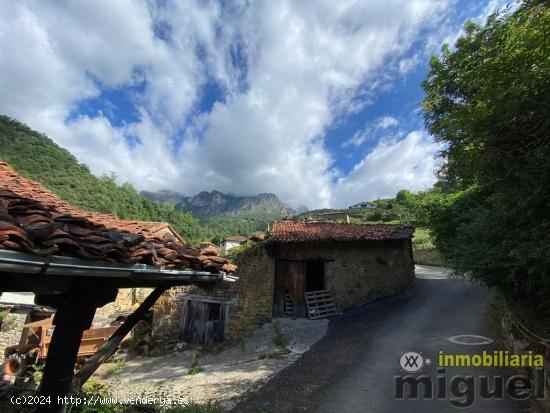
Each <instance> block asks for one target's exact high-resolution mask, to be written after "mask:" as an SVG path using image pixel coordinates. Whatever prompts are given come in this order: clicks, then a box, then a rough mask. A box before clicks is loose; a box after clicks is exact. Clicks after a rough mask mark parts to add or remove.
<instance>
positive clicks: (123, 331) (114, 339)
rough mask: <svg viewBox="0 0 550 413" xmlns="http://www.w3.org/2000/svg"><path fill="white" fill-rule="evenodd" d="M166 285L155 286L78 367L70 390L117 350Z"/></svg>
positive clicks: (78, 385) (88, 376)
mask: <svg viewBox="0 0 550 413" xmlns="http://www.w3.org/2000/svg"><path fill="white" fill-rule="evenodd" d="M167 288H168V287H166V286H161V287H157V288H155V289H154V290H153V291H152V292H151V294H149V295H148V296H147V298H146V299H145V300H144V301H143V303H141V305H140V306H139V307H138V309H137V310H136V311H134V312H133V313H132V314H130V315H129V316H128V318H127V319H126V320H125V321H124V323H123V324H122V325H121V326H120V327H119V328H118V329H117V330H116V331H115V332H114V333H113V335H112V336H111V337H110V338H109V339H108V340H107V341H106V342H105V343H104V344H103V345H102V346H101V348H100V349H99V350H98V351H97V352H96V353H95V354H94V355H93V356H92V357H90V359H89V360H88V361H87V362H86V363H85V364H84V365H83V366H82V367H81V368H80V370H79V371H78V372H77V373H76V374H75V375H74V378H73V382H72V391H73V392H77V391H79V390H80V389H81V388H82V386H83V385H84V383H86V381H87V380H88V379H89V378H90V377H91V376H92V374H94V373H95V371H96V370H97V369H98V368H99V366H100V365H101V364H102V363H104V362H105V361H106V360H107V359H108V358H109V357H111V356H112V355H113V354H114V353H115V351H116V350H117V348H118V346H119V344H120V343H121V341H122V340H123V339H124V337H126V335H127V334H128V333H129V332H130V331H131V330H132V328H134V326H135V325H136V324H137V323H138V321H140V320H141V319H143V317H144V316H145V315H146V314H147V311H149V309H150V308H151V307H152V306H153V304H155V302H156V301H157V300H158V299H159V297H160V296H161V295H162V294H163V293H164V292H165V291H166V290H167Z"/></svg>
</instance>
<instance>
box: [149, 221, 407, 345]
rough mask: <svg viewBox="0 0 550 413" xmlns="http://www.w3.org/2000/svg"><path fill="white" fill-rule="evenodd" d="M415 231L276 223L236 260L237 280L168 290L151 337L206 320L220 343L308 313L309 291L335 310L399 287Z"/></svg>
mask: <svg viewBox="0 0 550 413" xmlns="http://www.w3.org/2000/svg"><path fill="white" fill-rule="evenodd" d="M412 234H413V228H411V227H404V226H401V225H384V224H380V225H378V224H376V225H367V224H365V225H356V224H345V223H331V222H301V221H290V220H285V221H280V222H276V223H274V224H273V225H272V227H271V234H270V236H269V237H268V238H267V239H266V240H265V241H263V242H259V243H257V244H256V245H255V246H254V247H253V248H251V249H250V250H248V251H246V252H244V253H242V254H239V255H237V256H236V257H235V258H234V263H235V264H236V265H237V266H238V270H237V272H236V273H235V274H234V275H235V280H234V282H229V283H228V282H224V283H220V284H219V285H216V286H213V287H212V288H210V289H208V290H205V289H200V288H198V287H185V288H180V289H178V290H175V289H173V290H172V291H171V293H170V295H169V296H168V295H167V296H166V297H164V301H163V302H162V303H161V304H160V305H159V306H157V308H156V310H157V312H156V313H155V318H156V319H157V321H158V322H157V323H156V325H157V328H156V331H155V334H156V335H157V336H159V335H160V336H168V337H172V338H176V337H178V336H179V337H182V335H183V336H185V337H186V338H187V339H188V338H189V334H187V333H189V332H193V331H197V332H199V331H200V332H204V331H205V330H206V329H207V328H205V326H206V324H205V323H211V327H212V328H222V330H223V334H222V335H221V337H220V334H217V335H216V339H217V340H221V339H224V338H229V339H238V338H240V337H242V336H243V335H246V334H247V333H249V332H251V331H252V330H254V329H255V328H257V327H258V326H260V325H261V324H263V323H265V322H269V321H270V320H272V319H273V318H274V317H282V316H294V317H308V316H310V317H311V314H310V313H308V308H309V307H308V303H307V302H306V297H307V295H308V294H309V293H312V292H318V291H324V292H328V293H329V295H330V297H331V299H332V300H333V302H334V304H335V305H336V307H337V309H338V310H339V311H345V310H346V309H349V308H351V307H354V306H359V305H362V304H365V303H366V302H368V301H370V300H371V299H373V298H375V297H379V296H383V295H389V294H393V293H397V292H400V291H402V290H405V289H407V288H409V287H411V286H412V285H413V284H414V279H415V278H414V264H413V257H412V243H411V238H412ZM211 297H217V299H216V300H212V299H211ZM193 302H196V303H197V306H202V308H203V309H204V314H205V315H204V316H202V317H198V319H197V323H198V325H196V326H193V325H192V323H191V325H190V319H189V312H190V311H196V310H192V308H198V307H189V306H190V303H193ZM199 303H200V304H199ZM209 303H210V304H209ZM210 305H212V306H214V307H209V306H210ZM222 308H223V311H222ZM289 308H290V312H289ZM220 314H222V315H221V316H220ZM216 323H218V324H216ZM220 323H222V324H223V326H221V327H220V325H219V324H220ZM216 325H217V327H216ZM182 326H184V327H185V329H186V331H182ZM216 331H218V333H219V330H216ZM184 333H185V334H184ZM191 335H192V334H191ZM195 338H196V337H195ZM199 341H203V342H204V340H199ZM214 341H216V340H214Z"/></svg>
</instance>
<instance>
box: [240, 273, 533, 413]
mask: <svg viewBox="0 0 550 413" xmlns="http://www.w3.org/2000/svg"><path fill="white" fill-rule="evenodd" d="M489 302H490V293H489V292H488V291H487V290H486V289H484V288H482V287H480V286H477V285H474V284H472V283H470V282H467V281H462V280H456V279H448V278H447V271H446V270H445V269H442V268H437V267H425V266H418V267H417V285H416V287H414V288H413V289H411V290H409V291H408V292H406V293H404V294H401V295H399V296H394V297H391V298H387V299H382V300H379V301H376V302H373V303H371V304H369V305H366V306H363V307H360V308H357V309H354V310H351V311H348V312H346V313H345V314H344V315H342V316H339V317H336V318H334V319H332V320H331V322H330V325H329V331H328V333H327V335H326V336H325V337H324V338H323V339H322V340H321V341H319V342H318V343H317V344H315V345H314V346H313V347H312V348H311V349H310V351H308V352H307V353H306V354H304V356H302V358H300V359H299V360H298V361H297V362H296V363H294V364H293V365H291V366H289V367H288V368H286V369H285V370H283V371H281V372H280V373H279V374H278V375H277V376H275V377H274V378H272V379H271V380H270V381H269V382H267V383H266V384H265V385H264V386H262V387H261V388H260V389H259V390H258V391H257V392H256V393H255V394H253V395H251V396H250V397H249V398H248V399H246V400H245V401H243V402H241V403H239V404H238V405H237V406H236V407H235V409H234V412H238V413H241V412H254V413H260V412H261V413H268V412H273V413H279V412H320V413H328V412H338V413H340V412H341V413H355V412H362V413H363V412H369V413H371V412H372V413H386V412H388V413H389V412H392V413H393V412H411V413H415V412H419V413H420V412H422V413H424V412H427V413H431V412H433V413H444V412H455V411H466V412H468V413H470V412H476V413H477V412H483V413H493V412H494V413H497V412H498V413H511V412H514V413H518V412H526V411H528V407H529V406H528V402H527V401H517V400H512V399H510V398H509V397H507V393H506V391H505V392H504V394H505V397H504V399H503V400H494V399H490V400H488V399H483V398H481V397H480V396H479V388H480V386H479V377H481V376H483V375H487V376H489V377H491V381H490V382H489V383H490V387H489V388H490V389H491V388H492V385H493V381H492V380H493V377H494V376H495V375H501V376H504V380H506V379H507V377H508V376H509V375H511V374H516V373H520V372H513V371H511V369H510V368H507V369H505V370H503V369H499V368H490V367H489V368H486V367H483V368H482V367H460V368H447V369H446V375H445V377H447V386H438V383H440V382H438V380H437V377H438V376H437V366H436V363H437V355H438V351H440V350H442V351H444V352H445V353H461V354H463V353H467V354H476V353H480V352H482V351H483V350H486V351H488V352H493V351H494V350H501V349H503V347H502V345H500V344H499V343H498V340H496V338H497V333H496V331H495V327H494V323H493V322H492V321H491V317H490V316H489ZM458 335H480V336H483V337H488V338H492V339H495V340H494V341H493V342H492V343H490V344H485V345H479V344H478V345H465V344H456V343H453V342H451V341H449V338H451V337H454V336H458ZM465 341H468V340H465ZM409 351H414V352H418V353H421V354H422V356H423V357H424V358H427V359H431V360H432V363H431V365H425V367H424V368H423V369H422V370H421V371H419V372H415V373H414V374H412V373H409V374H411V375H413V376H415V377H416V376H418V375H422V374H423V375H426V376H428V377H430V378H431V379H432V383H433V384H434V389H435V390H434V395H436V394H437V390H438V388H439V387H445V388H447V389H448V390H447V397H446V398H445V399H441V400H426V399H421V400H411V399H405V400H398V399H396V398H395V395H394V393H395V380H396V379H395V378H396V377H400V376H404V375H406V374H408V373H406V372H404V371H403V369H402V367H401V365H400V358H401V356H402V354H403V353H406V352H409ZM456 375H472V376H474V380H475V381H474V383H475V384H474V386H476V387H475V389H474V390H475V391H474V392H472V394H475V400H474V401H473V403H472V405H471V406H470V407H469V408H467V409H464V408H458V407H456V406H454V405H453V404H452V401H451V400H450V396H452V394H451V391H450V381H451V378H452V377H454V376H456ZM442 376H443V375H442V374H440V377H442ZM470 388H473V386H471V387H470ZM460 389H462V387H460V388H459V390H460ZM420 393H421V394H422V391H421V392H420ZM405 394H408V391H407V390H406V391H405ZM455 394H456V395H457V396H459V394H458V392H457V393H455ZM458 399H459V401H464V400H465V399H466V398H465V397H458Z"/></svg>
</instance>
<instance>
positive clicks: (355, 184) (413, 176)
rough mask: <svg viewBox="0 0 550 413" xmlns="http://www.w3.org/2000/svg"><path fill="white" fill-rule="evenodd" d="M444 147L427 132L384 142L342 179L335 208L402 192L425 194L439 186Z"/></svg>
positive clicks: (416, 132) (413, 133)
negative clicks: (437, 176) (440, 153)
mask: <svg viewBox="0 0 550 413" xmlns="http://www.w3.org/2000/svg"><path fill="white" fill-rule="evenodd" d="M439 150H441V147H440V145H438V144H435V143H434V142H433V140H432V139H431V138H430V136H428V135H427V134H426V133H425V132H423V131H414V132H411V133H409V134H408V135H407V136H406V137H405V138H404V139H402V140H390V141H385V140H382V141H380V142H379V143H378V145H377V146H376V147H375V148H374V149H373V150H372V151H371V152H370V153H369V154H368V155H367V156H366V157H365V158H364V159H363V160H362V161H361V162H360V163H358V164H357V165H356V166H355V168H353V171H352V172H351V173H350V174H349V175H347V176H345V177H343V178H340V179H339V180H338V182H337V186H336V190H335V192H334V200H333V205H336V206H339V207H346V206H349V205H352V204H354V203H357V202H361V201H366V200H371V199H376V198H379V197H390V196H394V195H395V194H396V193H397V191H399V190H400V189H409V190H421V189H425V188H428V187H430V186H431V185H433V184H434V182H435V176H434V172H435V171H436V169H437V168H438V165H439V163H438V161H437V160H436V159H435V157H434V155H435V154H436V153H437V152H438V151H439Z"/></svg>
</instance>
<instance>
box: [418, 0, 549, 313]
mask: <svg viewBox="0 0 550 413" xmlns="http://www.w3.org/2000/svg"><path fill="white" fill-rule="evenodd" d="M430 66H431V70H430V72H429V74H428V77H427V79H426V80H425V81H424V82H423V88H424V90H425V98H424V101H423V110H424V118H425V123H426V126H427V128H428V130H429V131H430V133H431V134H432V135H433V136H434V137H435V139H436V140H437V141H439V142H441V143H443V144H444V148H445V149H444V150H443V151H442V153H441V156H442V158H443V160H444V166H443V168H442V170H441V176H442V177H443V178H444V180H443V183H444V185H440V186H439V189H437V190H436V192H439V193H440V194H441V196H439V197H437V199H433V200H432V201H431V202H429V203H428V204H427V207H428V208H427V214H428V216H427V217H426V218H427V221H428V223H429V225H430V227H431V230H432V234H433V235H434V238H435V240H434V241H435V244H436V245H437V246H438V247H439V249H440V250H441V252H442V253H443V254H444V256H445V258H446V259H447V260H448V261H449V262H450V263H451V264H452V265H453V266H455V267H456V268H458V269H459V270H462V271H463V272H465V273H467V274H470V275H471V276H472V277H474V278H476V279H479V280H481V281H483V282H485V283H486V284H487V285H489V286H495V287H498V288H499V289H500V290H501V291H503V292H505V293H506V295H507V297H508V298H509V299H510V301H511V302H522V303H528V306H529V308H531V309H532V311H533V313H536V314H538V318H540V319H543V318H544V317H543V316H545V317H546V318H548V316H550V271H549V269H550V253H549V251H550V218H549V217H550V196H549V194H548V191H549V188H550V116H549V115H548V114H549V113H550V9H549V7H548V3H547V2H545V1H541V0H537V1H535V0H532V1H524V2H523V3H521V4H520V5H519V6H518V7H517V8H516V9H514V10H510V9H504V10H502V11H501V12H498V13H496V14H494V15H492V16H491V17H489V18H488V20H487V22H486V23H485V24H484V25H482V26H480V25H475V24H473V23H467V24H466V26H465V35H464V36H463V37H461V38H460V39H459V40H458V41H457V42H456V45H455V47H454V48H451V47H449V46H445V47H443V49H442V52H441V55H440V56H438V57H433V58H432V59H431V62H430Z"/></svg>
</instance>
